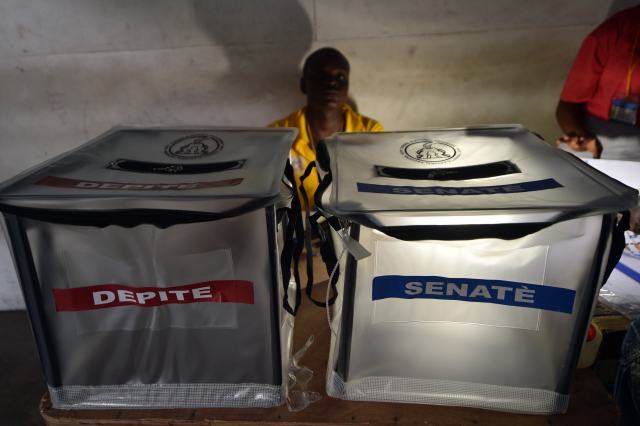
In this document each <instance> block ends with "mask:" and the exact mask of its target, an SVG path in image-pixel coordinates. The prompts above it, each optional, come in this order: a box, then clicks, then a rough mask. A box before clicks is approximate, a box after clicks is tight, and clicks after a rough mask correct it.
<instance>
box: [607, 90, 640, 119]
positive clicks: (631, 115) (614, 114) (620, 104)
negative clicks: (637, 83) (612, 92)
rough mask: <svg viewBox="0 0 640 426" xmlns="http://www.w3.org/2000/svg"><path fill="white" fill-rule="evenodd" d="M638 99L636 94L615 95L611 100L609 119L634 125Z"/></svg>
mask: <svg viewBox="0 0 640 426" xmlns="http://www.w3.org/2000/svg"><path fill="white" fill-rule="evenodd" d="M638 104H639V100H638V98H637V97H636V96H624V97H615V98H613V101H611V114H610V115H609V117H610V119H611V120H615V121H619V122H621V123H627V124H631V125H632V126H635V124H636V117H637V115H638Z"/></svg>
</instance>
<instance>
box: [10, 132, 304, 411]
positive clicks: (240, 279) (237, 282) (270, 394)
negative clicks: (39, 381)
mask: <svg viewBox="0 0 640 426" xmlns="http://www.w3.org/2000/svg"><path fill="white" fill-rule="evenodd" d="M295 135H296V130H295V129H279V130H273V129H236V128H134V127H132V128H126V127H123V128H116V129H114V130H111V131H109V132H107V133H106V134H104V135H102V136H100V137H98V138H96V139H95V140H93V141H91V142H89V143H87V144H85V145H83V146H81V147H80V148H78V149H76V150H73V151H71V152H69V153H66V154H63V155H61V156H59V157H57V158H55V159H53V160H51V161H49V162H48V163H46V164H43V165H40V166H37V167H35V168H33V169H31V170H29V171H27V172H25V173H23V174H21V175H19V176H17V177H15V178H14V179H12V180H10V181H8V182H5V183H4V184H3V185H2V187H0V210H1V211H2V213H3V216H4V222H5V225H6V232H7V235H8V237H9V240H10V246H11V250H12V255H13V258H14V262H15V265H16V270H17V272H18V276H19V279H20V283H21V287H22V290H23V294H24V297H25V301H26V305H27V309H28V314H29V317H30V320H31V324H32V327H33V331H34V334H35V337H36V342H37V347H38V351H39V354H40V358H41V362H42V365H43V368H44V373H45V379H46V382H47V386H48V388H49V393H50V396H51V401H52V403H53V406H54V407H55V408H81V409H82V408H127V407H128V408H171V407H266V406H273V405H279V404H281V403H283V401H284V399H283V395H284V387H285V383H286V381H285V378H286V368H285V367H286V366H287V363H288V357H289V351H290V341H291V329H292V324H293V318H292V316H291V315H289V314H288V313H287V312H286V311H285V310H284V309H283V297H284V296H286V294H287V288H286V287H285V286H283V279H282V273H281V269H280V254H281V252H282V251H283V243H284V244H287V241H284V238H283V235H284V233H283V232H281V231H282V227H283V222H282V221H280V220H279V219H280V216H281V213H282V211H283V209H285V210H286V209H287V206H288V202H289V201H290V200H289V199H288V198H287V197H286V196H285V195H284V193H285V192H283V191H282V184H281V178H282V174H283V171H284V169H285V164H286V163H287V156H288V152H289V147H290V146H291V143H292V141H293V138H294V137H295ZM265 152H268V153H269V155H265ZM286 267H287V268H288V267H289V265H286ZM286 284H287V285H288V280H286ZM285 300H286V298H285ZM287 306H288V305H287Z"/></svg>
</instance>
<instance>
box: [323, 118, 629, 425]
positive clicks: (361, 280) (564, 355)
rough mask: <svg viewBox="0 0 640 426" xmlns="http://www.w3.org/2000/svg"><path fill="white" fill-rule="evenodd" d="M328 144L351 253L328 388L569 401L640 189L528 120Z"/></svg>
mask: <svg viewBox="0 0 640 426" xmlns="http://www.w3.org/2000/svg"><path fill="white" fill-rule="evenodd" d="M318 158H319V164H320V168H321V170H323V171H322V174H323V175H324V176H323V179H322V182H321V185H320V188H319V190H318V192H317V193H316V203H317V205H318V206H319V208H320V210H321V211H322V212H323V214H324V215H325V216H326V217H327V218H328V219H329V222H330V223H331V225H332V231H331V234H332V240H333V245H334V247H335V251H336V257H337V258H339V259H340V262H339V268H338V269H337V271H338V272H337V274H339V278H338V280H337V289H338V298H337V300H336V303H335V307H334V312H333V319H332V331H333V334H332V340H331V354H330V358H329V365H328V367H327V371H328V373H327V392H328V393H329V394H330V395H332V396H334V397H337V398H343V399H351V400H370V401H399V402H411V403H426V404H443V405H459V406H469V407H479V408H487V409H494V410H501V411H513V412H524V413H559V412H564V411H566V409H567V405H568V401H569V395H568V394H569V385H570V380H571V377H572V373H573V369H574V368H575V365H576V362H577V359H578V354H579V351H580V348H581V345H582V342H583V341H584V338H585V333H586V330H587V325H588V321H589V319H590V316H591V313H592V309H593V306H594V303H595V296H596V295H597V291H598V288H599V286H600V285H601V284H602V280H603V277H604V275H605V270H606V268H607V265H608V261H609V253H610V252H612V250H610V248H611V242H612V235H613V234H614V232H617V233H619V232H620V228H621V226H620V225H618V220H617V212H618V211H624V210H628V209H630V208H631V207H633V206H635V205H636V204H637V197H638V192H637V191H636V190H635V189H632V188H629V187H627V186H625V185H623V184H621V183H619V182H618V181H615V180H613V179H611V178H609V177H607V176H605V175H603V174H601V173H599V172H598V171H596V170H595V169H592V168H591V167H590V166H588V165H587V164H585V163H584V162H582V161H581V160H579V159H577V158H575V157H573V156H572V155H570V154H568V153H565V152H562V151H561V150H558V149H556V148H553V147H551V146H549V145H547V144H546V143H545V142H544V141H542V140H540V139H539V138H538V137H537V136H535V135H534V134H532V133H530V132H528V131H527V130H526V129H524V128H522V127H520V126H517V125H513V126H511V125H509V126H487V127H476V128H460V129H435V130H428V131H416V132H386V133H350V134H343V133H339V134H336V135H334V136H333V137H332V138H329V139H327V140H325V141H324V144H323V145H322V146H321V149H320V150H319V154H318ZM343 247H345V249H344V251H343ZM343 252H346V254H344V255H343V256H342V257H340V255H341V254H342V253H343Z"/></svg>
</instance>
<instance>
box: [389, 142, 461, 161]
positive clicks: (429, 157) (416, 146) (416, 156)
mask: <svg viewBox="0 0 640 426" xmlns="http://www.w3.org/2000/svg"><path fill="white" fill-rule="evenodd" d="M400 152H402V155H404V156H405V158H408V159H409V160H413V161H418V162H420V163H444V162H447V161H451V160H455V159H456V158H458V157H459V156H460V150H459V149H457V148H456V147H455V146H454V145H453V144H451V143H449V142H442V141H439V140H436V139H417V140H414V141H411V142H407V143H405V144H403V145H402V147H401V148H400Z"/></svg>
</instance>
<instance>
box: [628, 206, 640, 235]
mask: <svg viewBox="0 0 640 426" xmlns="http://www.w3.org/2000/svg"><path fill="white" fill-rule="evenodd" d="M629 230H630V231H631V232H633V233H635V234H639V235H640V207H636V208H635V209H631V215H630V217H629Z"/></svg>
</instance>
